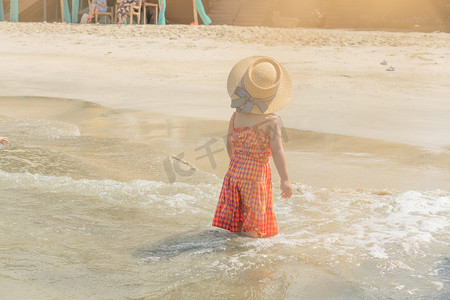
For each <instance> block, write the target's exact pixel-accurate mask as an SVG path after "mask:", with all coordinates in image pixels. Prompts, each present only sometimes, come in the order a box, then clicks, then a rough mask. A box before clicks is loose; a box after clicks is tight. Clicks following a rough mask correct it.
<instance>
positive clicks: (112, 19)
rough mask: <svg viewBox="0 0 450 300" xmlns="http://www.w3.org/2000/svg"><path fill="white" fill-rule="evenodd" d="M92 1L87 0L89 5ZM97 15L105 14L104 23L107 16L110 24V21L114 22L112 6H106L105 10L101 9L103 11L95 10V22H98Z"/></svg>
mask: <svg viewBox="0 0 450 300" xmlns="http://www.w3.org/2000/svg"><path fill="white" fill-rule="evenodd" d="M92 1H93V0H88V3H89V7H91V4H92ZM108 10H109V11H108ZM98 16H105V24H106V21H107V19H108V17H110V18H111V24H112V23H114V8H113V7H108V8H107V11H103V12H102V11H97V12H96V13H95V14H94V17H95V23H98Z"/></svg>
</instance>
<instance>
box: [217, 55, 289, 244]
mask: <svg viewBox="0 0 450 300" xmlns="http://www.w3.org/2000/svg"><path fill="white" fill-rule="evenodd" d="M227 86H228V94H229V95H230V97H231V107H233V108H236V112H234V113H233V115H232V117H231V120H230V123H229V126H228V138H227V151H228V156H229V157H230V159H231V161H230V165H229V168H228V172H227V173H226V174H225V178H224V180H223V185H222V190H221V192H220V197H219V202H218V203H217V207H216V212H215V214H214V220H213V224H212V225H213V226H216V227H220V228H224V229H227V230H230V231H232V232H238V233H241V234H243V235H245V236H248V237H269V236H274V235H276V234H277V233H278V227H277V221H276V219H275V214H274V212H273V201H272V174H271V170H270V162H269V157H270V156H271V155H272V157H273V161H274V163H275V166H276V168H277V170H278V174H279V175H280V179H281V196H282V197H283V198H289V197H290V196H291V195H292V185H291V183H290V181H289V176H288V172H287V163H286V156H285V154H284V150H283V144H282V141H281V121H280V118H279V117H278V116H276V115H275V114H273V112H275V111H278V110H280V109H281V108H282V107H284V106H285V105H286V104H287V103H288V102H289V101H290V99H291V96H292V87H291V81H290V78H289V75H288V74H287V72H286V70H285V69H284V68H283V67H282V66H281V65H280V64H279V63H278V62H276V61H275V60H273V59H271V58H268V57H261V56H253V57H248V58H245V59H243V60H241V61H239V62H238V63H237V64H236V65H235V66H234V67H233V69H232V70H231V72H230V74H229V76H228V82H227Z"/></svg>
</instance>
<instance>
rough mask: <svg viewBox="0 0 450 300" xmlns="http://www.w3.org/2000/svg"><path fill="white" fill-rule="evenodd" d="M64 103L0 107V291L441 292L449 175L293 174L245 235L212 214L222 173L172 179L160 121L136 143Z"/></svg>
mask: <svg viewBox="0 0 450 300" xmlns="http://www.w3.org/2000/svg"><path fill="white" fill-rule="evenodd" d="M74 103H75V102H67V103H65V106H63V107H60V108H59V109H58V110H57V113H56V112H55V111H53V112H52V113H48V111H47V112H44V111H42V112H39V111H38V110H36V109H35V108H30V109H32V110H33V117H32V118H31V117H27V116H25V115H23V114H19V113H18V114H17V115H11V114H10V115H9V116H3V117H2V118H0V132H1V135H3V136H8V138H9V140H10V143H9V144H8V145H7V147H5V148H4V149H2V150H0V151H1V152H0V197H1V198H0V298H1V299H24V298H28V299H112V298H114V299H157V298H159V299H208V298H212V299H247V298H249V299H448V298H449V297H450V256H449V253H450V252H449V250H450V245H449V243H450V237H449V229H450V227H449V215H450V192H449V190H447V189H446V187H444V188H443V189H432V190H413V189H410V190H401V191H399V190H394V189H384V190H375V189H371V188H370V187H367V188H362V189H354V188H346V187H345V188H344V187H342V188H339V187H334V188H331V187H329V188H326V187H314V186H308V185H306V184H303V183H301V182H294V183H293V188H294V193H293V196H292V197H291V198H290V199H282V198H281V197H280V196H279V193H278V192H274V210H275V213H276V217H277V221H278V226H279V231H280V233H279V234H278V235H277V236H275V237H272V238H267V239H250V238H245V237H241V236H238V235H235V234H233V233H229V232H227V231H224V230H221V229H217V228H213V227H212V226H211V222H212V217H213V214H214V210H215V206H216V203H217V199H218V195H219V193H220V188H221V183H222V178H223V174H222V176H218V175H217V174H214V172H208V171H205V170H201V169H197V170H196V172H195V173H193V174H191V175H190V176H184V177H183V176H177V179H176V180H175V181H173V182H169V179H168V176H167V169H165V168H164V164H163V161H164V160H165V159H166V158H167V157H169V155H170V154H171V153H173V154H175V155H178V154H179V153H180V152H181V150H180V149H181V148H180V145H179V144H175V145H174V144H173V143H176V141H174V140H173V138H170V137H169V136H170V135H171V134H172V133H168V132H169V131H168V130H167V128H166V129H165V131H164V130H162V129H158V128H159V127H158V126H157V125H153V127H152V128H154V129H153V133H152V138H153V140H152V142H149V143H147V144H146V143H144V142H140V141H142V140H147V139H148V137H147V136H145V132H147V130H143V129H142V128H141V129H140V128H139V126H137V127H134V128H133V130H132V131H133V132H134V133H133V134H134V136H133V137H129V136H128V137H124V136H123V135H122V134H123V132H119V131H114V132H110V131H111V127H110V126H109V125H108V124H109V122H114V120H116V121H117V122H119V123H120V122H121V119H120V118H118V115H119V113H117V114H113V113H111V114H109V115H105V111H103V110H102V109H101V108H99V107H97V106H95V105H86V104H83V105H82V108H80V103H76V105H75V104H74ZM51 105H54V103H51ZM74 105H75V106H74ZM29 113H30V112H29V111H28V112H27V114H29ZM49 116H50V117H49ZM75 119H76V120H75ZM94 127H95V130H94V129H92V131H89V128H94ZM119 127H120V126H119ZM155 128H156V129H155ZM115 130H119V129H118V127H115ZM171 130H175V128H172V129H171ZM141 131H142V132H141ZM93 132H95V133H96V134H93ZM139 132H141V133H139ZM100 133H101V134H100ZM114 133H115V134H114ZM118 133H120V135H119V136H117V135H116V134H118ZM139 135H142V136H139ZM201 139H202V138H199V140H201ZM170 145H172V147H173V148H170V147H171V146H170ZM168 149H172V150H173V149H175V150H174V151H172V150H170V151H172V152H170V151H169V150H168ZM164 151H165V152H164ZM186 153H187V152H186ZM187 156H188V155H186V157H187ZM186 157H185V158H186ZM180 160H181V159H180ZM196 162H197V161H195V160H193V162H192V164H191V165H194V164H195V163H196ZM198 163H200V162H198ZM194 167H195V166H194ZM183 168H184V170H188V169H189V167H183ZM177 175H179V174H177Z"/></svg>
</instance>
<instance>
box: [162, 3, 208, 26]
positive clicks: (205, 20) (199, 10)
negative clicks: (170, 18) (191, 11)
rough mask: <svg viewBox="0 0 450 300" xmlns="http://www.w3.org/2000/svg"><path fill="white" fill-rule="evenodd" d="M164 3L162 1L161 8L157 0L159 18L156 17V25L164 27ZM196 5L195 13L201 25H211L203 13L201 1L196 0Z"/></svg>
mask: <svg viewBox="0 0 450 300" xmlns="http://www.w3.org/2000/svg"><path fill="white" fill-rule="evenodd" d="M166 1H167V0H164V1H163V5H162V6H161V0H158V5H159V9H160V11H159V16H158V25H166ZM196 4H197V11H198V14H199V15H200V18H201V19H202V21H203V24H205V25H209V24H211V19H210V18H209V17H208V15H207V14H206V12H205V8H204V7H203V3H202V0H196Z"/></svg>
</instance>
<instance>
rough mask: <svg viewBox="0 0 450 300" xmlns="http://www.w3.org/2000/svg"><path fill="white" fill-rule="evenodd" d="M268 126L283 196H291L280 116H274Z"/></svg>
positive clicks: (271, 148)
mask: <svg viewBox="0 0 450 300" xmlns="http://www.w3.org/2000/svg"><path fill="white" fill-rule="evenodd" d="M268 127H269V137H270V150H271V151H272V157H273V162H274V164H275V167H276V168H277V171H278V174H279V175H280V181H281V182H280V188H281V196H282V197H283V198H289V197H291V195H292V185H291V182H290V181H289V174H288V169H287V160H286V154H285V153H284V149H283V142H282V140H281V121H280V119H279V117H278V116H277V117H275V118H273V121H272V122H270V124H268Z"/></svg>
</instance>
